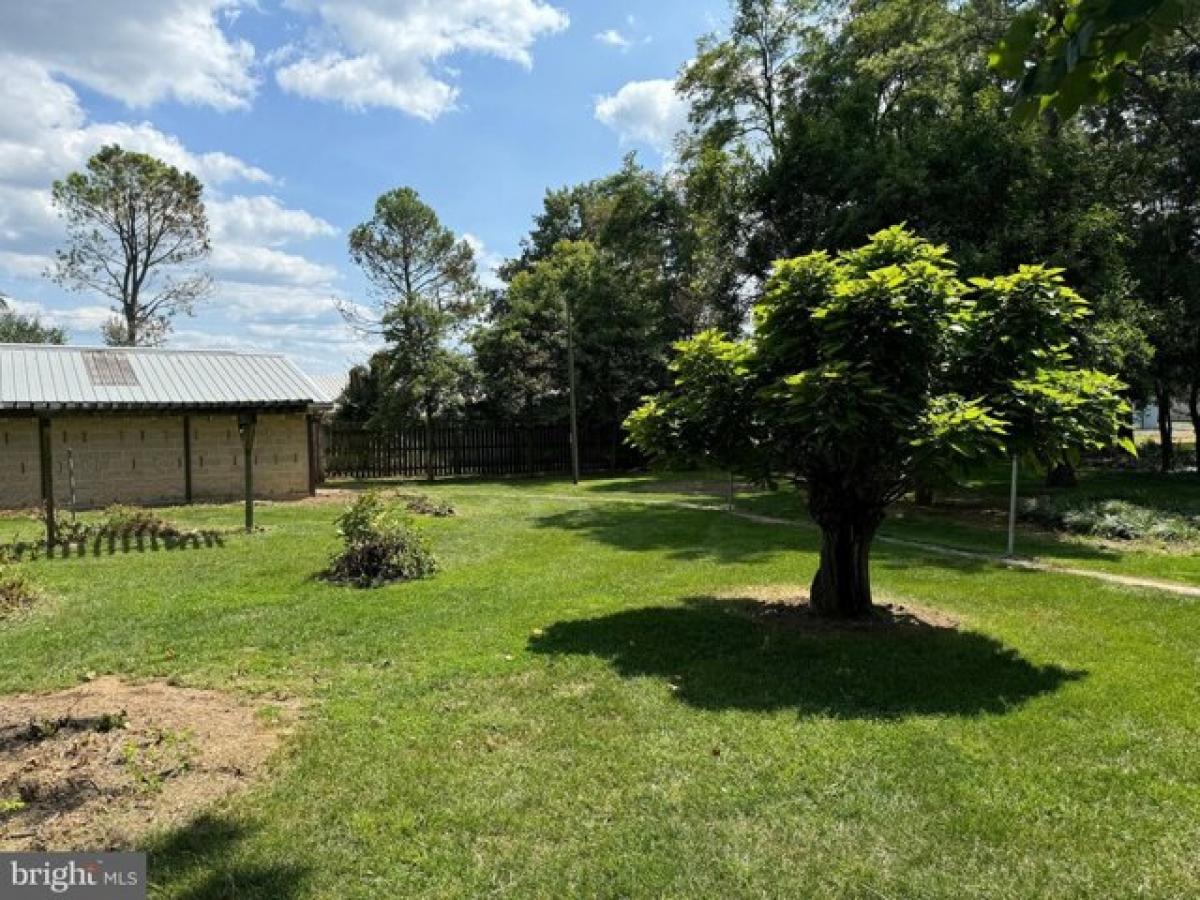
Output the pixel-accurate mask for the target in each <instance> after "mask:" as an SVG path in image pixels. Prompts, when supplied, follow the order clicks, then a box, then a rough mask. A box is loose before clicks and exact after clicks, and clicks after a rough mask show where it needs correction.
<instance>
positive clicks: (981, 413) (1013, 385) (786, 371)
mask: <svg viewBox="0 0 1200 900" xmlns="http://www.w3.org/2000/svg"><path fill="white" fill-rule="evenodd" d="M1018 288H1019V289H1018ZM1029 293H1033V294H1034V295H1037V297H1038V298H1039V299H1038V303H1037V305H1038V308H1039V310H1040V321H1041V324H1040V325H1038V326H1037V327H1031V328H1021V327H1017V325H1016V324H1015V323H1014V321H1013V320H1014V319H1015V320H1017V321H1021V320H1022V319H1021V316H1009V315H1007V312H1006V310H1007V307H1008V306H1009V305H1019V304H1022V303H1025V302H1028V300H1029V297H1028V295H1029ZM1082 306H1083V301H1082V300H1080V299H1079V298H1077V297H1075V296H1074V295H1073V294H1072V293H1071V292H1069V291H1068V289H1067V288H1066V287H1065V286H1064V285H1063V284H1062V283H1061V278H1060V277H1059V276H1058V273H1056V272H1055V271H1054V270H1048V269H1041V268H1036V267H1034V268H1029V269H1023V270H1022V272H1021V274H1020V275H1018V276H1015V277H1014V279H1009V280H1006V279H996V280H994V281H989V280H983V279H980V280H976V281H974V282H973V283H972V284H971V285H970V286H967V285H965V284H963V283H962V282H961V281H960V280H959V279H958V278H957V276H956V274H955V270H954V266H953V264H952V263H951V262H950V261H949V259H948V258H947V251H946V248H944V247H938V246H934V245H932V244H930V243H928V242H927V241H924V240H921V239H920V238H917V237H915V236H914V235H912V234H910V233H909V232H907V231H905V230H904V229H903V228H900V227H896V228H891V229H888V230H886V231H883V232H880V233H878V234H876V235H874V236H873V237H872V239H871V241H870V243H868V244H867V245H866V246H864V247H862V248H861V249H858V250H854V251H850V252H847V253H843V254H841V255H839V256H837V257H831V256H830V255H828V254H826V253H823V252H822V253H814V254H810V255H808V256H804V257H800V258H797V259H792V260H787V261H784V262H781V263H779V264H778V265H777V267H776V270H775V274H774V276H773V277H772V279H771V281H770V282H769V284H768V285H767V289H766V292H765V295H764V296H763V298H762V300H761V301H760V303H759V304H758V305H757V307H756V309H755V315H756V326H757V327H756V333H755V335H754V337H753V338H751V339H748V340H747V342H746V343H747V350H746V352H745V379H746V380H747V381H748V382H749V384H748V385H747V386H746V388H745V389H744V390H745V393H744V394H742V393H740V392H739V393H740V395H741V396H747V397H749V398H751V399H750V410H749V413H748V415H749V417H750V419H751V421H752V425H751V426H749V427H747V428H745V432H744V433H745V435H746V437H747V439H748V440H751V439H752V440H754V442H755V449H756V452H758V453H759V454H761V455H760V458H761V459H763V460H765V461H766V463H767V464H769V466H770V467H771V468H772V469H773V470H774V471H776V472H778V473H780V474H782V475H785V476H791V477H794V478H796V479H797V480H798V481H802V482H803V483H804V485H805V487H806V489H807V494H808V506H809V511H810V513H811V515H812V517H813V519H814V520H815V521H816V523H817V524H818V526H820V528H821V533H822V541H821V559H820V565H819V568H818V570H817V574H816V576H815V578H814V580H813V585H812V591H811V602H812V604H813V607H814V608H815V609H816V610H818V611H819V612H821V613H823V614H826V615H830V616H842V617H850V616H861V615H865V614H867V613H869V612H870V610H871V606H872V601H871V585H870V574H869V553H870V546H871V542H872V540H873V538H874V535H875V533H876V531H877V529H878V528H879V525H880V524H881V523H882V521H883V518H884V515H885V513H886V510H887V508H888V507H889V506H890V505H891V504H892V503H893V502H895V501H896V500H898V499H900V498H901V497H902V496H903V495H904V494H905V493H906V492H907V491H909V490H910V489H911V488H912V485H913V483H914V480H915V479H917V478H919V477H928V476H929V474H930V473H931V472H937V471H941V470H945V469H946V468H948V467H950V466H962V465H968V464H971V463H973V462H978V461H980V460H983V459H986V458H988V457H994V456H997V455H1000V454H1003V453H1006V452H1013V451H1014V450H1015V449H1016V448H1023V449H1025V450H1026V451H1027V452H1030V453H1035V454H1036V455H1038V456H1039V457H1041V458H1042V459H1043V460H1044V461H1049V460H1052V459H1054V458H1056V457H1058V456H1061V455H1062V454H1064V453H1069V452H1073V451H1077V450H1079V449H1082V448H1085V447H1099V446H1105V445H1107V444H1110V443H1112V442H1113V441H1115V440H1117V438H1118V430H1119V428H1120V426H1121V425H1122V424H1124V416H1125V415H1126V414H1127V412H1128V408H1127V406H1126V405H1125V403H1124V401H1123V400H1121V399H1120V395H1119V391H1120V388H1121V385H1120V383H1119V382H1117V380H1116V379H1114V378H1112V377H1111V376H1107V375H1104V374H1102V373H1100V372H1094V371H1090V370H1085V369H1081V368H1077V367H1075V366H1073V365H1072V364H1071V363H1070V362H1069V360H1068V359H1067V357H1066V356H1064V354H1063V348H1062V344H1061V338H1062V329H1063V327H1064V326H1063V324H1062V323H1060V322H1058V321H1057V318H1058V317H1068V318H1070V317H1071V316H1074V315H1075V314H1076V313H1077V312H1078V311H1079V310H1080V309H1081V308H1082ZM1030 318H1034V317H1030ZM988 339H990V340H995V341H996V342H998V343H999V344H1001V345H1002V346H1003V347H1005V348H1006V349H1005V350H1004V351H1003V354H1004V355H1005V357H1006V358H1007V359H1008V360H1009V362H1010V365H1009V366H1008V368H1007V369H1005V370H1004V371H995V368H996V367H995V360H994V357H989V356H982V355H980V354H979V352H978V348H979V347H980V346H981V344H982V343H983V342H984V341H985V340H988ZM683 352H684V353H685V354H689V355H693V356H694V355H697V354H700V355H703V354H706V353H709V352H710V351H709V350H707V349H705V347H704V346H703V345H700V346H697V347H686V346H685V347H684V348H683ZM690 369H691V365H690V363H684V362H682V361H678V362H677V365H676V371H677V373H685V372H688V371H690ZM979 385H985V386H986V392H985V393H972V388H973V387H976V386H979ZM686 395H687V388H686V385H683V386H681V385H679V384H678V382H677V384H676V387H675V389H674V390H673V391H671V392H669V393H668V394H667V395H666V396H665V397H661V398H655V399H654V400H651V401H648V404H647V406H646V407H644V409H643V411H642V412H640V413H638V414H635V416H634V418H633V420H632V424H633V425H634V429H633V439H634V440H635V441H636V442H638V446H639V447H640V448H641V449H642V450H644V451H645V452H647V453H650V454H652V455H659V456H661V455H664V454H669V453H670V452H671V447H670V441H671V439H672V435H673V434H674V433H676V432H677V431H678V429H679V426H673V427H671V428H666V427H658V426H656V427H653V428H651V427H649V426H648V425H647V424H645V420H652V419H657V418H660V414H658V413H656V412H655V410H670V411H672V412H673V413H674V414H675V415H684V414H689V415H691V414H694V415H695V416H696V417H697V419H698V420H697V421H695V422H691V423H689V424H688V425H687V428H689V429H703V428H704V427H705V424H706V420H707V419H708V417H709V416H711V415H712V413H713V410H712V407H711V405H709V404H700V405H697V406H689V405H688V404H687V403H686V402H685V398H686ZM689 410H690V411H691V412H686V411H689ZM1005 416H1007V417H1008V418H1005Z"/></svg>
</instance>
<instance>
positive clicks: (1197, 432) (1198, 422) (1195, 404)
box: [1188, 381, 1200, 475]
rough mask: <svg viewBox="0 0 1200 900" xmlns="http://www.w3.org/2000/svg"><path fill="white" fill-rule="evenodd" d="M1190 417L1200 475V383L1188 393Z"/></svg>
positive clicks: (1193, 384) (1197, 467)
mask: <svg viewBox="0 0 1200 900" xmlns="http://www.w3.org/2000/svg"><path fill="white" fill-rule="evenodd" d="M1188 415H1189V416H1190V417H1191V420H1192V436H1193V438H1194V439H1195V441H1196V445H1195V454H1196V474H1197V475H1200V381H1195V382H1193V383H1192V386H1191V390H1189V391H1188Z"/></svg>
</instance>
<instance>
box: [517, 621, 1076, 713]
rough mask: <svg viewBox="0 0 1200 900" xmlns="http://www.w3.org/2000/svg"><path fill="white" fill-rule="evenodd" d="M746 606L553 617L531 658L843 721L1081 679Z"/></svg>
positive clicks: (1005, 656) (715, 700)
mask: <svg viewBox="0 0 1200 900" xmlns="http://www.w3.org/2000/svg"><path fill="white" fill-rule="evenodd" d="M760 609H761V604H760V603H758V602H757V601H755V600H750V599H731V600H726V599H716V598H712V597H698V598H690V599H687V600H685V601H684V602H683V605H681V606H676V607H648V608H643V609H634V610H628V611H625V612H619V613H614V614H613V615H609V616H603V617H600V618H596V619H583V620H577V621H571V622H559V623H557V624H555V625H552V626H550V627H549V628H547V629H546V630H545V631H544V633H543V634H541V635H539V636H538V637H535V638H533V639H532V640H531V641H530V649H531V650H532V651H533V652H535V653H542V654H551V655H560V654H567V655H584V656H596V657H599V658H601V659H605V660H608V661H609V663H610V664H611V665H612V666H613V668H614V669H615V670H616V671H617V672H618V673H619V674H620V675H621V676H622V677H624V678H641V677H652V678H661V679H663V680H664V681H668V682H670V683H671V684H672V685H674V689H675V691H676V694H675V696H676V697H677V698H678V699H679V700H681V701H682V702H684V703H687V704H689V705H691V706H695V707H697V708H699V709H706V710H724V709H740V710H750V711H756V712H771V711H775V710H783V709H795V710H797V711H798V712H799V713H800V714H801V715H831V716H838V717H843V718H882V719H887V718H899V717H903V716H910V715H959V716H978V715H983V714H997V713H1004V712H1008V711H1010V710H1012V709H1013V708H1014V707H1016V706H1019V705H1020V704H1022V703H1024V702H1026V701H1028V700H1031V699H1033V698H1034V697H1038V696H1041V695H1043V694H1047V693H1050V692H1052V691H1054V690H1057V689H1058V688H1059V687H1061V686H1062V685H1063V684H1066V683H1068V682H1070V681H1074V680H1077V679H1079V678H1082V677H1083V676H1084V675H1085V674H1086V673H1084V672H1079V671H1069V670H1066V669H1063V668H1061V667H1059V666H1039V665H1035V664H1033V663H1031V662H1029V661H1027V660H1025V659H1023V658H1022V657H1021V656H1019V655H1018V654H1017V653H1016V652H1015V651H1014V650H1012V649H1010V648H1008V647H1005V646H1004V645H1002V644H1000V643H999V642H997V641H995V640H993V639H992V638H990V637H988V636H986V635H983V634H979V633H977V632H971V631H960V630H957V629H949V628H933V627H895V628H890V629H886V630H878V629H869V630H862V631H858V630H836V629H824V630H821V631H819V632H812V631H810V632H804V631H800V630H796V629H789V628H787V627H784V626H780V625H778V624H774V623H769V622H766V623H764V622H761V621H757V620H756V619H755V618H753V615H754V613H755V611H756V610H760Z"/></svg>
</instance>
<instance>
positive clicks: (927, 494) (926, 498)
mask: <svg viewBox="0 0 1200 900" xmlns="http://www.w3.org/2000/svg"><path fill="white" fill-rule="evenodd" d="M933 500H934V494H933V485H932V484H930V483H929V482H927V481H921V480H918V481H917V483H916V484H915V485H914V486H913V502H914V503H916V504H917V506H933Z"/></svg>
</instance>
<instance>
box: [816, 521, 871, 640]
mask: <svg viewBox="0 0 1200 900" xmlns="http://www.w3.org/2000/svg"><path fill="white" fill-rule="evenodd" d="M874 536H875V528H874V527H872V526H867V525H864V524H856V523H851V522H843V523H841V524H839V525H836V526H828V527H824V526H823V527H822V529H821V563H820V566H819V567H818V568H817V574H816V576H815V577H814V578H813V583H812V590H811V591H810V594H809V600H810V602H811V603H812V607H813V609H814V610H816V611H817V612H818V613H820V614H821V615H823V616H828V617H830V618H836V619H855V618H861V617H863V616H867V615H870V613H871V608H872V603H871V568H870V566H871V539H872V538H873V537H874Z"/></svg>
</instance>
